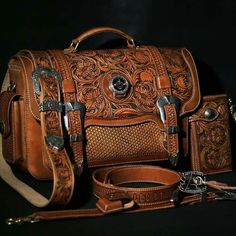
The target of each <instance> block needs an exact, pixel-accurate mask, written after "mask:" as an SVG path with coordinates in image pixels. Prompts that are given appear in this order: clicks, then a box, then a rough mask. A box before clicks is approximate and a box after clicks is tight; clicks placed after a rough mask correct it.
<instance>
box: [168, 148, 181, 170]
mask: <svg viewBox="0 0 236 236" xmlns="http://www.w3.org/2000/svg"><path fill="white" fill-rule="evenodd" d="M168 160H169V161H170V163H171V165H172V166H174V167H175V166H177V164H178V160H179V151H178V152H177V154H176V155H175V156H174V155H170V154H169V156H168Z"/></svg>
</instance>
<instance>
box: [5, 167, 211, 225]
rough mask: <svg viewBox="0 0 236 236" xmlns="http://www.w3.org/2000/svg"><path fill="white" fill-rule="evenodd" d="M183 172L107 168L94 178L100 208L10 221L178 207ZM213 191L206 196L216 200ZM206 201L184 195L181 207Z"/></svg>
mask: <svg viewBox="0 0 236 236" xmlns="http://www.w3.org/2000/svg"><path fill="white" fill-rule="evenodd" d="M180 178H181V173H178V172H175V171H173V170H169V169H165V168H161V167H157V166H147V165H138V166H137V165H134V166H118V167H105V168H100V169H98V170H96V171H95V172H94V173H93V175H92V179H93V191H94V194H95V196H97V197H98V201H97V204H96V206H97V208H91V209H78V210H62V211H39V212H35V213H33V214H32V215H30V216H26V217H21V218H16V219H8V221H7V223H8V224H13V223H22V222H30V223H34V222H38V221H49V220H59V219H76V218H88V217H98V216H103V215H105V214H109V213H114V212H121V213H134V212H142V211H149V210H157V209H164V208H171V207H175V204H174V202H172V201H171V199H172V195H173V192H174V191H175V190H176V189H177V188H178V184H179V181H180ZM133 182H135V183H137V182H138V183H147V182H149V183H154V184H158V185H159V186H154V187H144V188H140V187H138V188H134V187H122V186H121V185H122V184H128V183H133ZM215 197H216V195H215V194H214V193H212V192H210V193H208V194H207V196H206V200H207V201H213V200H214V199H215ZM201 201H202V196H201V195H200V194H196V195H187V196H184V197H183V199H182V201H181V202H180V203H179V205H183V204H195V203H200V202H201Z"/></svg>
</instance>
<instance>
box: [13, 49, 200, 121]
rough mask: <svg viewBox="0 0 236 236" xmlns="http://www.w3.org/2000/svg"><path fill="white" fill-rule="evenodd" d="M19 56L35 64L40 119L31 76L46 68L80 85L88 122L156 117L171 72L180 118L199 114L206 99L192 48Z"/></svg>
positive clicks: (31, 68) (35, 112)
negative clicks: (161, 82)
mask: <svg viewBox="0 0 236 236" xmlns="http://www.w3.org/2000/svg"><path fill="white" fill-rule="evenodd" d="M17 56H18V58H19V57H21V59H22V58H23V59H24V61H26V59H27V60H28V61H30V62H31V63H28V64H27V65H26V67H27V68H26V71H27V72H28V76H27V78H28V88H29V94H30V97H31V99H30V106H31V110H32V113H33V115H34V117H36V118H38V119H39V111H38V95H37V94H34V93H33V85H32V81H31V80H32V79H31V77H32V71H34V70H35V69H37V68H40V67H52V68H53V69H55V70H56V71H58V72H59V73H60V74H61V75H62V77H63V78H64V79H65V78H66V79H73V80H74V81H75V82H76V86H77V98H78V100H80V101H81V102H82V103H84V104H85V105H86V118H87V119H94V118H101V119H119V118H123V117H135V116H140V115H144V114H153V115H156V113H158V112H159V111H158V109H157V106H156V100H157V95H158V94H157V90H158V88H157V85H156V79H157V78H158V76H161V75H162V74H163V73H164V72H165V71H167V73H168V75H169V77H170V80H171V85H172V92H173V94H174V95H176V96H177V97H178V98H179V99H180V101H181V107H180V115H183V114H185V113H186V112H189V111H192V110H194V109H195V108H196V106H197V105H198V103H199V99H200V93H199V85H198V78H197V73H196V70H195V65H194V62H193V60H192V57H191V54H190V53H189V52H188V51H187V50H186V49H167V48H165V49H164V48H163V49H157V48H155V47H146V46H142V47H139V48H137V49H109V50H108V49H107V50H96V51H92V50H91V51H79V52H77V53H64V52H63V51H60V50H50V51H22V52H21V53H19V54H18V55H17ZM124 82H126V83H124ZM114 84H115V85H116V87H115V86H114ZM119 85H121V87H119ZM122 86H123V87H122ZM119 89H120V90H121V91H120V90H119Z"/></svg>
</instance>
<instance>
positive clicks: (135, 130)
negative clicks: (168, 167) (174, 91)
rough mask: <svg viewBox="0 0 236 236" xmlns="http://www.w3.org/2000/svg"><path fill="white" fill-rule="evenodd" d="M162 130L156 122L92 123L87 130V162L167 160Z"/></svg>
mask: <svg viewBox="0 0 236 236" xmlns="http://www.w3.org/2000/svg"><path fill="white" fill-rule="evenodd" d="M162 132H163V131H161V130H160V129H159V128H158V126H157V125H156V124H155V122H146V123H142V124H137V125H131V126H124V127H107V126H106V127H102V126H89V127H88V128H87V129H86V140H87V144H86V157H87V161H88V165H89V166H90V167H96V166H102V165H115V164H124V163H135V162H142V161H157V160H166V159H167V156H168V154H167V151H166V150H165V148H164V146H163V141H164V140H163V138H164V135H163V133H162Z"/></svg>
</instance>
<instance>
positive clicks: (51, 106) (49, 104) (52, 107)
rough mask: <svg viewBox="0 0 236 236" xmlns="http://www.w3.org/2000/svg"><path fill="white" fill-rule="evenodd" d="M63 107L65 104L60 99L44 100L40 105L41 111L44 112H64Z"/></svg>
mask: <svg viewBox="0 0 236 236" xmlns="http://www.w3.org/2000/svg"><path fill="white" fill-rule="evenodd" d="M62 107H63V104H62V103H61V102H59V101H52V100H51V101H49V100H47V101H43V102H42V103H41V104H40V105H39V111H40V112H44V111H57V112H62V110H63V109H62Z"/></svg>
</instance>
